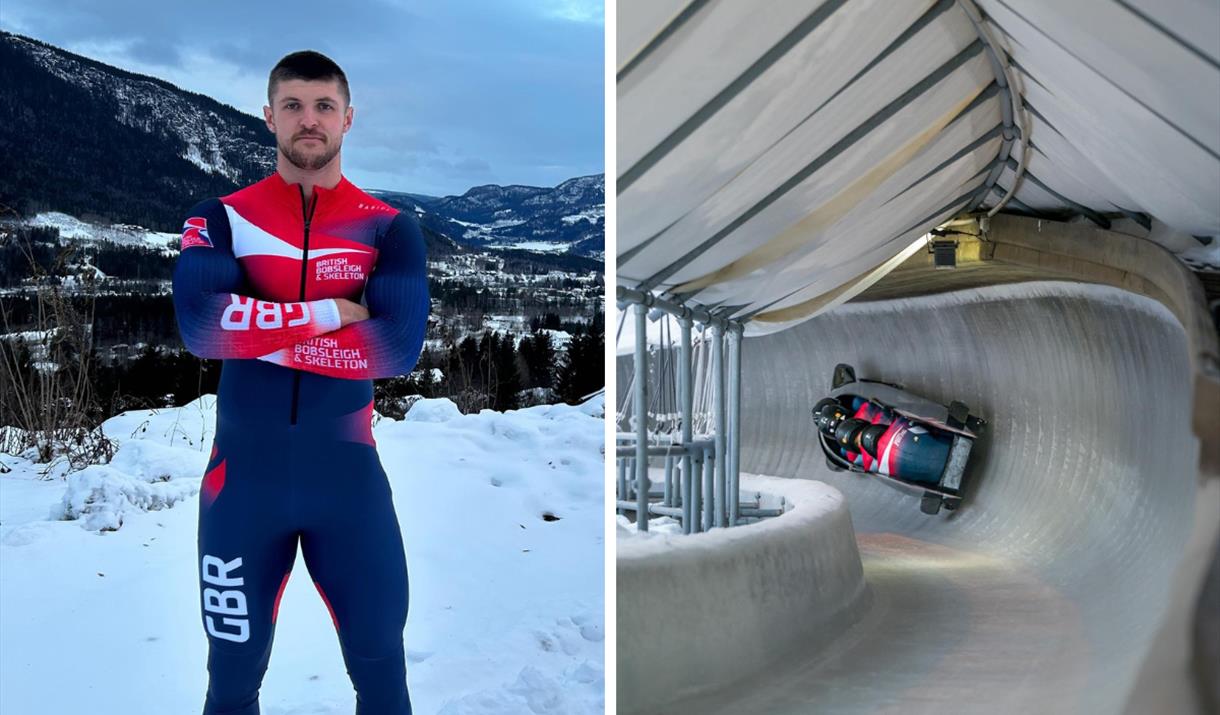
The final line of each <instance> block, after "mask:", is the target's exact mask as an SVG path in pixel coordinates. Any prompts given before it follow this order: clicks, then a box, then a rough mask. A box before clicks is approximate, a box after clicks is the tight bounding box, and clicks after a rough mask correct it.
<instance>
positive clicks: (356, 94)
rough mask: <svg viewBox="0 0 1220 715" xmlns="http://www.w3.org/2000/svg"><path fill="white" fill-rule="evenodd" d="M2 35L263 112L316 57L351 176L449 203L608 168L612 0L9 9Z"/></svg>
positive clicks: (225, 1)
mask: <svg viewBox="0 0 1220 715" xmlns="http://www.w3.org/2000/svg"><path fill="white" fill-rule="evenodd" d="M0 27H2V28H3V29H5V30H8V31H10V32H17V33H20V34H23V35H27V36H30V37H34V38H36V39H39V40H42V41H44V42H49V43H51V44H53V45H57V46H59V47H63V48H65V49H68V50H70V51H72V52H76V53H77V54H81V55H85V56H87V57H91V58H93V59H96V60H99V61H102V62H105V63H107V64H112V65H116V66H118V67H122V68H123V69H127V70H130V71H133V72H139V73H142V74H149V75H153V76H155V77H160V78H162V79H165V80H168V81H170V82H172V83H174V84H176V85H178V86H180V87H183V88H185V89H189V90H192V91H195V92H200V93H202V94H206V95H208V96H211V97H214V98H216V99H218V100H220V101H222V102H225V103H227V104H231V105H232V106H234V107H236V108H238V109H239V110H241V111H243V112H248V113H250V114H253V115H255V116H258V117H261V116H262V107H263V105H264V104H266V87H267V74H268V72H269V71H270V70H271V67H272V66H273V65H274V64H275V63H276V61H277V60H279V58H280V57H282V56H283V55H285V54H287V53H289V52H292V51H294V50H299V49H315V50H318V51H320V52H323V53H325V54H327V55H328V56H330V57H331V58H332V59H334V60H335V61H336V62H338V63H339V64H340V65H341V66H342V67H343V70H344V72H346V73H347V76H348V81H349V83H350V84H351V89H352V105H353V106H354V107H355V109H356V116H355V122H354V126H353V127H352V131H351V132H350V133H349V134H348V135H347V137H346V139H345V140H344V145H343V166H344V173H345V174H346V175H347V176H348V178H350V179H352V181H354V182H356V183H357V184H358V185H360V186H362V187H365V188H374V189H389V190H394V191H410V192H415V193H424V194H433V195H446V194H459V193H462V192H464V191H465V190H466V189H468V188H470V187H471V186H476V185H479V184H489V183H494V184H530V185H534V186H553V185H555V184H558V183H559V182H561V181H563V180H564V179H569V178H571V177H574V176H583V175H586V174H597V173H601V172H602V171H603V167H604V149H603V138H602V137H603V129H604V118H603V109H602V107H603V69H602V63H603V50H602V48H603V2H602V0H360V1H358V2H354V3H341V2H337V1H335V0H332V1H331V2H319V1H318V0H296V1H295V2H292V3H278V2H261V1H259V0H253V1H251V0H244V1H240V2H239V1H236V0H213V1H212V2H206V3H174V2H170V3H167V2H162V1H156V2H154V1H151V0H107V1H106V2H98V1H97V0H3V2H0Z"/></svg>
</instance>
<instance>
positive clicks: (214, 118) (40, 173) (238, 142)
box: [0, 32, 275, 231]
mask: <svg viewBox="0 0 1220 715" xmlns="http://www.w3.org/2000/svg"><path fill="white" fill-rule="evenodd" d="M0 155H2V156H4V157H5V159H6V161H5V170H4V171H3V172H0V206H2V207H4V208H8V209H15V210H16V211H17V212H18V213H21V214H26V215H29V214H33V213H37V212H41V211H48V210H55V211H62V212H64V213H69V214H72V215H75V216H77V217H79V218H82V219H86V220H90V219H92V220H100V221H107V222H110V223H129V224H138V225H141V226H145V227H148V228H151V229H154V230H160V231H174V230H177V229H179V228H180V227H181V225H182V214H183V213H184V212H185V211H186V210H187V209H189V208H190V206H191V205H192V204H193V203H194V202H195V201H198V200H201V199H203V198H206V197H209V196H218V195H223V194H226V193H229V192H231V191H233V190H234V189H236V188H238V187H239V186H243V185H245V184H249V183H252V182H254V181H257V180H259V179H261V178H263V177H265V176H267V175H268V174H269V173H270V172H271V171H273V170H274V168H275V140H274V137H273V136H272V135H271V134H270V133H269V132H268V131H267V128H266V126H264V124H263V121H262V120H261V119H257V118H255V117H252V116H249V115H246V114H243V113H241V112H239V111H237V110H236V109H234V108H232V107H229V106H227V105H224V104H221V103H219V102H217V101H216V100H214V99H211V98H209V97H205V96H203V95H201V94H195V93H193V92H186V91H184V90H181V89H178V88H177V87H175V86H173V85H171V84H169V83H168V82H165V81H162V80H159V79H155V78H152V77H145V76H142V75H137V74H133V73H131V72H127V71H125V70H121V69H118V68H116V67H111V66H108V65H105V64H102V63H100V62H96V61H94V60H90V59H88V58H86V57H81V56H80V55H75V54H72V53H70V52H67V51H64V50H61V49H59V48H57V47H54V46H52V45H48V44H46V43H44V42H39V41H38V40H34V39H31V38H28V37H22V36H20V35H14V34H11V33H7V32H0Z"/></svg>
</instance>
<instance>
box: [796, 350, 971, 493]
mask: <svg viewBox="0 0 1220 715" xmlns="http://www.w3.org/2000/svg"><path fill="white" fill-rule="evenodd" d="M813 420H814V425H815V427H816V429H817V433H818V441H819V442H820V443H821V445H822V451H823V452H824V453H825V454H826V462H827V464H828V465H829V466H830V468H831V469H833V470H835V471H850V472H857V473H860V474H869V475H872V476H875V477H880V478H881V479H882V480H884V481H886V482H888V483H890V484H892V485H895V486H898V487H902V488H905V489H907V490H917V491H919V492H922V494H923V498H922V499H921V501H920V505H919V507H920V510H921V511H922V512H923V513H925V514H937V513H939V512H940V508H941V506H944V508H945V509H948V510H954V509H957V508H958V507H959V506H961V503H962V494H963V491H964V486H965V479H966V473H967V472H966V467H967V464H968V462H969V460H970V452H971V450H972V448H973V447H974V443H975V441H976V440H978V438H979V435H981V434H982V431H983V428H984V427H985V425H986V424H987V423H986V421H985V420H984V419H982V418H981V417H978V416H975V415H972V414H970V408H969V407H967V406H966V405H965V404H963V403H961V402H957V401H954V402H951V403H949V405H948V406H947V407H946V406H944V405H940V404H937V403H935V402H932V401H931V400H928V399H925V398H923V397H920V396H918V395H914V394H911V393H909V392H907V391H906V390H904V389H903V388H902V386H901V385H895V384H893V383H888V382H881V381H878V380H868V379H862V378H857V377H856V371H855V369H854V368H853V367H852V366H851V365H846V364H842V363H840V364H839V365H836V366H835V370H834V376H833V378H832V380H831V392H830V395H829V396H827V397H825V398H823V399H822V400H819V401H818V403H817V404H816V405H814V408H813Z"/></svg>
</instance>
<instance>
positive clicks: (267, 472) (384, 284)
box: [174, 51, 429, 715]
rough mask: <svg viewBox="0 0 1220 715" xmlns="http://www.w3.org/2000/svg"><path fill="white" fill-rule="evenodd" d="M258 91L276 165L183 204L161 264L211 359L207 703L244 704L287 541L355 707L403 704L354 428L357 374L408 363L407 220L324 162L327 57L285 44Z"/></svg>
mask: <svg viewBox="0 0 1220 715" xmlns="http://www.w3.org/2000/svg"><path fill="white" fill-rule="evenodd" d="M267 95H268V102H269V106H267V107H264V108H263V114H264V116H265V119H266V121H267V127H268V128H269V129H270V130H271V131H272V132H274V133H275V137H276V144H277V145H278V156H277V162H276V171H275V173H274V174H272V175H271V176H270V177H268V178H267V179H264V180H263V181H260V182H258V183H256V184H253V185H251V186H248V187H246V188H244V189H242V190H240V191H237V192H236V193H233V194H230V195H228V196H225V197H222V198H220V199H209V200H207V201H204V202H202V203H200V204H199V205H197V206H195V208H194V209H192V210H191V212H190V215H189V217H188V218H187V220H186V224H185V226H184V227H183V234H182V252H181V255H180V257H179V259H178V264H177V266H176V268H175V271H174V308H175V311H176V313H177V319H178V327H179V330H180V332H181V334H182V340H183V342H184V343H185V344H186V347H187V349H189V350H190V351H191V352H192V353H194V354H195V355H198V356H199V357H204V358H218V359H223V360H224V365H223V369H222V371H221V377H220V388H219V394H218V397H217V419H216V439H215V443H214V445H213V447H212V457H211V460H210V462H209V464H208V467H207V471H206V474H205V476H204V479H203V484H202V487H201V490H200V500H199V559H200V563H199V569H200V570H199V575H200V589H201V595H202V603H203V622H204V629H205V630H206V632H207V637H208V645H209V649H208V651H209V652H208V673H209V684H208V691H207V699H206V703H205V705H204V713H205V715H220V714H222V713H223V714H224V715H256V714H257V713H258V712H259V705H258V690H259V687H260V685H261V683H262V679H263V673H264V672H265V671H266V668H267V663H268V659H269V657H270V654H271V644H272V636H273V632H274V628H275V621H276V616H277V614H278V611H279V602H280V597H281V596H282V595H283V592H284V587H285V586H286V585H287V583H288V578H289V575H290V570H291V568H292V565H293V563H294V561H295V559H296V550H297V542H298V539H299V541H300V545H301V550H302V552H303V553H304V556H305V563H306V564H307V566H308V570H309V575H310V577H311V578H312V580H313V582H314V585H315V586H316V587H317V590H318V593H319V594H320V596H321V598H322V600H323V601H324V602H325V604H326V607H327V609H328V610H329V611H330V615H331V619H332V621H333V623H334V627H335V629H336V630H337V632H338V635H339V641H340V645H341V648H342V652H343V657H344V661H345V663H346V666H347V672H348V675H349V676H350V677H351V680H352V684H353V685H354V686H355V689H356V699H357V707H356V712H357V713H358V714H359V715H402V714H403V713H410V712H411V705H410V699H409V697H408V695H407V683H406V666H405V662H404V658H403V641H402V635H403V628H404V626H405V623H406V617H407V570H406V559H405V557H404V553H403V545H402V536H401V533H400V531H399V527H398V519H397V515H396V514H395V511H394V505H393V503H392V502H391V493H390V486H389V483H388V481H387V480H386V476H385V472H384V471H383V470H382V467H381V463H380V461H379V459H378V456H377V451H376V445H375V443H374V441H373V436H372V430H371V424H370V421H371V416H372V411H373V383H372V379H373V378H380V377H391V376H394V375H402V374H404V373H406V372H409V371H410V370H411V369H412V367H413V366H414V365H415V362H416V360H417V359H418V357H419V352H420V348H421V346H422V343H423V336H424V329H425V326H426V324H427V317H428V310H429V300H428V289H427V282H426V275H425V268H426V264H425V256H424V246H423V237H422V235H421V233H420V229H419V226H418V224H417V222H416V220H415V217H414V216H412V215H411V214H409V213H406V214H404V213H399V212H397V211H396V210H394V209H393V208H391V207H389V206H387V205H386V204H384V203H382V202H380V201H378V200H376V199H374V198H372V197H370V196H368V195H367V194H365V193H364V192H362V191H361V190H360V189H357V188H356V187H355V186H353V185H352V184H351V183H350V182H348V180H347V179H345V178H344V177H343V175H342V173H341V171H340V149H341V147H342V144H343V135H344V134H345V133H346V132H347V131H348V130H349V129H350V128H351V126H352V116H353V110H352V107H351V95H350V94H349V90H348V84H347V79H346V77H345V76H344V74H343V71H342V70H341V69H340V68H339V66H338V65H336V64H335V63H334V62H332V61H331V60H330V59H328V58H326V57H325V56H323V55H321V54H319V53H317V52H308V51H307V52H295V53H293V54H290V55H288V56H286V57H284V58H283V59H282V60H280V62H279V63H278V64H277V65H276V66H275V68H274V69H273V70H272V71H271V76H270V80H269V83H268V88H267ZM362 298H363V301H364V304H363V305H362V304H361V302H360V301H361V299H362ZM366 305H367V308H366V307H365V306H366Z"/></svg>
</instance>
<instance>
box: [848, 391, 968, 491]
mask: <svg viewBox="0 0 1220 715" xmlns="http://www.w3.org/2000/svg"><path fill="white" fill-rule="evenodd" d="M851 407H852V410H853V413H852V417H853V418H854V419H858V420H864V421H865V422H868V423H870V424H874V425H878V424H880V425H888V426H887V427H886V430H885V432H884V433H883V434H882V435H881V437H880V438H878V440H877V456H876V457H875V458H874V457H873V455H871V454H869V453H868V452H866V451H864V450H860V451H858V452H856V451H852V450H849V449H848V448H847V447H844V446H843V445H839V452H840V454H841V455H842V456H843V458H844V459H846V460H847V461H849V462H851V463H852V464H855V465H857V466H859V467H861V468H863V469H864V470H865V471H866V472H875V473H880V474H884V475H887V476H891V477H898V478H899V479H905V480H907V481H914V482H924V483H926V484H931V485H935V484H937V483H938V482H939V481H940V476H941V473H942V472H943V471H944V469H945V462H946V461H947V460H948V459H949V450H950V449H951V447H952V444H953V442H952V437H950V436H948V435H945V434H940V433H933V432H930V431H929V430H928V429H927V428H925V427H923V426H922V425H919V424H913V423H912V422H911V421H910V420H908V419H907V418H906V417H904V416H902V415H900V414H897V413H895V412H893V411H892V410H888V409H886V408H883V407H882V406H881V405H878V404H877V403H875V402H871V401H869V400H865V399H864V398H861V397H854V396H852V397H851Z"/></svg>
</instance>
